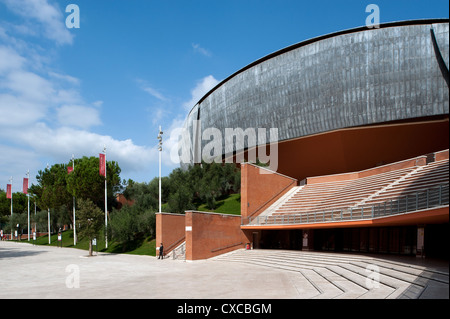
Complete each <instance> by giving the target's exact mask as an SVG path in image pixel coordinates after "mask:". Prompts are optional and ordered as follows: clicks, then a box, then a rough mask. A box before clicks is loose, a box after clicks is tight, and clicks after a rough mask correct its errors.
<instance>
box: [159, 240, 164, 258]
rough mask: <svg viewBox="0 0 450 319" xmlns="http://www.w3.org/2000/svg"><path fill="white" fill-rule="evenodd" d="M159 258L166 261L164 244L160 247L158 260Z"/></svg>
mask: <svg viewBox="0 0 450 319" xmlns="http://www.w3.org/2000/svg"><path fill="white" fill-rule="evenodd" d="M159 258H161V259H164V246H163V243H161V246H159V256H158V259H159Z"/></svg>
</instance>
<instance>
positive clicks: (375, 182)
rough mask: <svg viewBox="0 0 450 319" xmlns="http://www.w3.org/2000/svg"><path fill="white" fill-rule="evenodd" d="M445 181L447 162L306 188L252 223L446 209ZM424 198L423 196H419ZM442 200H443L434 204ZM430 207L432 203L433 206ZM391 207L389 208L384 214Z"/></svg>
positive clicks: (329, 218)
mask: <svg viewBox="0 0 450 319" xmlns="http://www.w3.org/2000/svg"><path fill="white" fill-rule="evenodd" d="M448 176H449V159H448V158H447V159H443V160H439V161H436V162H431V163H428V164H427V165H423V166H410V167H407V168H401V169H395V170H392V171H388V172H383V173H379V174H375V175H372V176H366V177H360V178H356V179H349V180H341V181H331V182H322V183H316V184H306V185H304V186H303V187H299V188H298V189H296V190H295V191H294V192H293V194H291V195H290V196H289V197H288V198H286V200H285V202H284V203H281V204H280V203H278V204H277V206H276V207H275V206H273V207H270V208H269V209H268V210H267V211H266V213H262V214H261V217H259V218H258V217H257V218H256V219H254V221H253V222H254V223H258V224H286V223H287V224H296V223H305V222H312V221H314V222H317V221H322V222H326V221H336V220H344V219H354V218H355V217H357V218H373V217H376V216H381V215H385V214H387V213H388V214H395V213H399V212H401V210H402V211H403V212H405V211H413V210H419V209H424V208H428V207H433V206H440V205H447V204H448V193H449V189H448V180H449V177H448ZM422 193H426V196H422V195H420V194H422ZM406 195H408V196H409V202H408V198H407V197H406ZM419 195H420V196H419ZM405 199H406V201H405ZM441 199H444V201H443V202H442V203H441V202H439V205H438V204H436V203H437V201H438V200H439V201H441ZM401 201H405V202H406V203H403V202H401ZM429 202H433V203H432V205H429V204H430V203H429ZM389 203H390V208H389V207H388V208H387V209H386V204H389ZM377 205H384V207H383V210H380V209H378V210H375V208H374V207H377ZM380 211H382V213H380ZM316 218H317V220H316Z"/></svg>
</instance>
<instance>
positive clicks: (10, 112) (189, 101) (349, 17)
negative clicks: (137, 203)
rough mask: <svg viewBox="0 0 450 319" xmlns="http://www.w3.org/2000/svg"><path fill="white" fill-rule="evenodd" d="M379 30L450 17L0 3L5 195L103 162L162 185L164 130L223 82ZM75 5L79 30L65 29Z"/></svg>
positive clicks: (107, 0) (347, 4)
mask: <svg viewBox="0 0 450 319" xmlns="http://www.w3.org/2000/svg"><path fill="white" fill-rule="evenodd" d="M371 3H374V4H376V5H378V7H379V8H380V22H381V23H384V22H391V21H401V20H411V19H425V18H448V12H449V5H448V1H446V0H445V1H444V0H430V1H418V0H409V1H398V0H397V1H376V0H370V1H352V0H346V1H299V0H295V1H291V0H279V1H275V0H272V1H266V0H229V1H216V0H209V1H203V0H195V1H186V0H185V1H165V0H164V1H163V0H159V1H150V0H95V1H94V0H59V1H56V0H0V188H2V189H6V184H7V183H8V180H9V178H10V176H13V179H14V183H13V184H14V186H13V190H14V191H19V190H20V187H21V182H22V178H23V177H25V173H26V171H27V170H30V177H31V181H32V182H35V176H36V174H37V171H38V170H39V169H43V168H45V166H46V164H47V163H49V164H50V165H51V164H54V163H62V162H68V161H69V159H70V158H71V157H72V154H74V155H75V157H82V156H98V153H99V152H101V151H102V150H103V145H106V147H107V159H108V160H115V161H117V162H119V165H120V166H121V168H122V174H121V177H122V178H125V179H128V178H131V179H133V180H135V181H138V182H148V181H150V180H151V179H152V178H154V177H156V176H157V175H158V151H157V147H156V145H157V139H156V136H157V134H158V126H159V125H161V126H162V127H163V130H164V139H165V149H164V152H163V175H168V174H169V173H170V172H171V171H172V170H173V169H174V168H176V167H178V164H177V163H174V162H172V161H171V160H170V156H169V152H168V148H170V147H171V145H173V140H169V137H170V132H171V131H173V130H174V129H175V128H177V127H180V126H181V125H182V123H183V121H184V119H185V117H186V115H187V113H188V111H189V109H190V108H191V107H193V106H194V104H195V103H196V102H197V100H198V99H199V98H200V97H201V96H202V95H203V94H204V93H206V92H207V91H208V90H209V89H211V88H212V87H213V86H215V85H216V84H217V83H218V82H219V81H221V80H223V79H225V78H226V77H228V76H229V75H231V74H232V73H234V72H236V71H237V70H239V69H240V68H242V67H244V66H246V65H247V64H249V63H251V62H253V61H255V60H256V59H258V58H261V57H263V56H265V55H267V54H270V53H272V52H274V51H277V50H279V49H282V48H284V47H286V46H289V45H291V44H294V43H298V42H301V41H304V40H306V39H310V38H313V37H317V36H320V35H324V34H327V33H332V32H335V31H339V30H344V29H350V28H354V27H359V26H363V25H365V20H366V17H367V16H368V15H369V13H366V12H365V8H366V6H367V5H368V4H371ZM69 4H77V5H78V7H79V9H80V28H77V29H75V28H72V29H69V28H67V27H66V24H65V21H66V17H67V16H68V15H69V14H70V13H66V12H65V9H66V6H67V5H69Z"/></svg>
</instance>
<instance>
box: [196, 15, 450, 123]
mask: <svg viewBox="0 0 450 319" xmlns="http://www.w3.org/2000/svg"><path fill="white" fill-rule="evenodd" d="M449 21H450V19H449V18H436V19H416V20H404V21H395V22H386V23H381V24H380V27H379V28H377V29H383V28H391V27H399V26H410V25H423V24H434V23H449ZM367 30H372V29H371V28H368V27H367V26H360V27H356V28H351V29H345V30H341V31H336V32H333V33H328V34H325V35H321V36H318V37H314V38H311V39H307V40H304V41H301V42H298V43H295V44H292V45H290V46H287V47H285V48H283V49H280V50H278V51H275V52H272V53H270V54H268V55H266V56H263V57H262V58H259V59H257V60H256V61H254V62H252V63H250V64H248V65H246V66H244V67H243V68H241V69H239V70H238V71H236V72H234V73H233V74H231V75H230V76H228V77H227V78H225V79H224V80H222V81H220V82H219V83H218V84H217V85H216V86H214V87H213V88H212V89H211V90H209V91H208V92H207V93H206V94H205V95H203V96H202V97H201V98H200V100H199V101H198V102H197V103H196V104H195V105H194V106H193V107H192V108H191V110H190V111H189V113H188V116H189V115H190V114H191V112H192V111H193V110H194V108H195V107H196V106H197V105H198V104H200V103H202V102H203V101H204V100H205V99H206V98H207V97H208V96H209V95H211V94H212V93H213V92H214V91H215V90H217V89H218V88H219V87H221V86H222V85H223V84H225V83H226V82H228V81H229V80H230V79H232V78H233V77H235V76H236V75H238V74H240V73H242V72H244V71H246V70H248V69H250V68H252V67H254V66H255V65H258V64H260V63H262V62H264V61H267V60H270V59H272V58H274V57H276V56H278V55H281V54H284V53H286V52H289V51H292V50H295V49H297V48H300V47H302V46H306V45H308V44H311V43H314V42H318V41H321V40H325V39H328V38H333V37H336V36H340V35H344V34H350V33H355V32H361V31H367Z"/></svg>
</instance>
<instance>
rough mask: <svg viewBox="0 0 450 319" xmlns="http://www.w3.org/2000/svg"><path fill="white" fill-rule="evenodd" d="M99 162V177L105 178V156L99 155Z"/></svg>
mask: <svg viewBox="0 0 450 319" xmlns="http://www.w3.org/2000/svg"><path fill="white" fill-rule="evenodd" d="M99 160H100V175H101V176H105V177H106V156H105V154H102V153H100V154H99Z"/></svg>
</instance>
